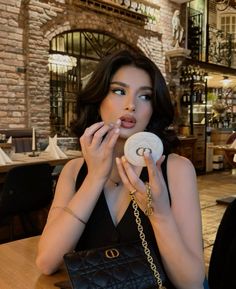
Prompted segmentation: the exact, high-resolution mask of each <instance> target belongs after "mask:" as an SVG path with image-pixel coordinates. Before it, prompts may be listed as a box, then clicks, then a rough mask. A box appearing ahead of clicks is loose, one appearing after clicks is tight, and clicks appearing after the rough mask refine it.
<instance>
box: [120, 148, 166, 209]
mask: <svg viewBox="0 0 236 289" xmlns="http://www.w3.org/2000/svg"><path fill="white" fill-rule="evenodd" d="M144 158H145V162H146V165H147V170H148V176H149V185H150V189H151V195H152V201H153V202H152V206H153V209H154V214H155V212H158V214H159V213H164V212H165V211H166V210H168V209H170V203H169V196H168V191H167V187H166V184H165V180H164V178H163V175H162V170H161V164H162V162H163V161H164V159H165V156H162V157H161V158H160V159H159V160H158V161H157V162H156V163H155V162H154V160H153V158H152V156H151V155H150V154H149V153H148V152H146V153H145V155H144ZM116 164H117V168H118V171H119V174H120V177H121V179H122V182H123V183H124V185H125V186H126V188H127V189H128V190H129V191H130V192H132V191H135V199H136V201H137V203H138V205H139V207H140V208H141V209H142V210H143V211H145V210H146V207H147V194H146V190H147V188H146V184H145V183H144V182H143V181H142V180H141V179H140V177H139V176H138V175H137V173H136V170H135V167H134V166H133V165H131V164H130V163H129V162H128V161H127V159H126V158H125V157H124V156H123V157H122V158H121V159H119V158H117V159H116Z"/></svg>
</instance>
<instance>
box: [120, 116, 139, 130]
mask: <svg viewBox="0 0 236 289" xmlns="http://www.w3.org/2000/svg"><path fill="white" fill-rule="evenodd" d="M120 120H121V125H120V126H121V127H123V128H133V127H134V126H135V124H136V119H135V118H134V117H133V116H122V117H121V118H120Z"/></svg>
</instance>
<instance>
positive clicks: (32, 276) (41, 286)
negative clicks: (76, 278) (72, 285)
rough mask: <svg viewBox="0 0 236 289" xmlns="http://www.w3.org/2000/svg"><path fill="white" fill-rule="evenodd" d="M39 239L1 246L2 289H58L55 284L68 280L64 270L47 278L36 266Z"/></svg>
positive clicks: (0, 277) (29, 239) (0, 272)
mask: <svg viewBox="0 0 236 289" xmlns="http://www.w3.org/2000/svg"><path fill="white" fill-rule="evenodd" d="M38 240H39V237H32V238H27V239H22V240H18V241H14V242H10V243H5V244H2V245H0V288H1V289H56V288H58V287H55V286H54V283H55V282H58V281H64V280H66V279H68V276H67V273H66V271H65V269H64V268H62V269H61V270H60V271H58V272H57V273H55V274H53V275H51V276H46V275H43V274H41V273H40V272H39V270H38V269H37V267H36V265H35V257H36V252H37V244H38Z"/></svg>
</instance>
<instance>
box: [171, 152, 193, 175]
mask: <svg viewBox="0 0 236 289" xmlns="http://www.w3.org/2000/svg"><path fill="white" fill-rule="evenodd" d="M167 164H168V168H170V169H174V170H176V172H178V171H179V172H183V171H186V170H187V171H189V170H191V171H192V170H195V169H194V166H193V164H192V162H191V161H190V160H189V159H187V158H186V157H183V156H180V155H178V154H176V153H171V154H169V155H168V160H167Z"/></svg>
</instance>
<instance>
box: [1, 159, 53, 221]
mask: <svg viewBox="0 0 236 289" xmlns="http://www.w3.org/2000/svg"><path fill="white" fill-rule="evenodd" d="M52 198H53V182H52V167H51V166H50V165H49V164H47V163H42V164H33V165H24V166H17V167H15V168H12V169H11V170H10V171H9V172H8V174H7V176H6V179H5V181H4V185H3V188H2V191H1V192H0V216H8V215H18V214H21V213H27V212H32V211H35V210H39V209H41V208H43V207H46V206H47V205H49V204H50V202H51V200H52Z"/></svg>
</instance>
